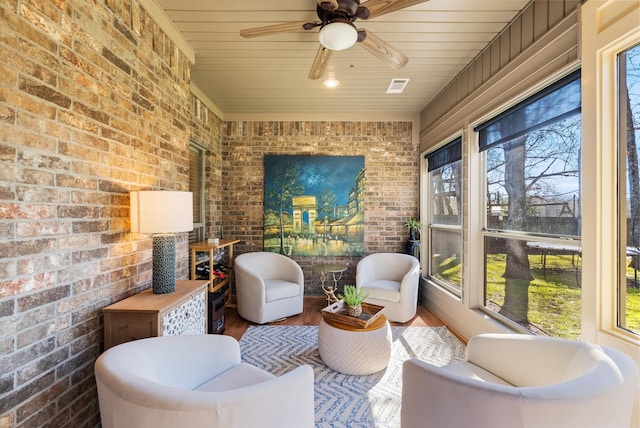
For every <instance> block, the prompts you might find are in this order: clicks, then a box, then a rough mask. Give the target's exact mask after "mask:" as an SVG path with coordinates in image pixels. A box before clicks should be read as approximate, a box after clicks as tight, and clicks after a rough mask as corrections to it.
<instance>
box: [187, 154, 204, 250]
mask: <svg viewBox="0 0 640 428" xmlns="http://www.w3.org/2000/svg"><path fill="white" fill-rule="evenodd" d="M204 159H205V150H204V149H203V148H202V147H200V146H198V145H196V144H194V143H191V145H190V147H189V191H190V192H192V193H193V231H192V232H191V233H190V234H189V242H198V241H202V240H204V236H205V233H204V232H205V230H204V227H205V209H204V208H205V204H204V201H205V198H204V196H205V195H204V181H205V180H204Z"/></svg>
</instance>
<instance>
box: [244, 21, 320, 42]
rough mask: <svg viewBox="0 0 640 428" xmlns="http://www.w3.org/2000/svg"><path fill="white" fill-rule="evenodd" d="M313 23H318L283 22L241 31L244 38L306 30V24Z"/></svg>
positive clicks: (314, 24) (311, 23)
mask: <svg viewBox="0 0 640 428" xmlns="http://www.w3.org/2000/svg"><path fill="white" fill-rule="evenodd" d="M309 25H313V27H310V28H314V27H316V26H317V25H318V24H316V23H315V22H283V23H282V24H273V25H265V26H264V27H256V28H247V29H245V30H241V31H240V35H241V36H242V37H244V38H247V39H248V38H251V37H260V36H266V35H269V34H276V33H293V32H296V31H299V30H306V29H309V28H305V26H307V27H309Z"/></svg>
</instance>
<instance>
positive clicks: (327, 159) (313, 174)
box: [264, 155, 365, 256]
mask: <svg viewBox="0 0 640 428" xmlns="http://www.w3.org/2000/svg"><path fill="white" fill-rule="evenodd" d="M364 186H365V167H364V156H312V155H266V156H265V157H264V206H265V208H264V250H265V251H271V252H275V253H280V254H285V255H288V256H362V255H363V253H364Z"/></svg>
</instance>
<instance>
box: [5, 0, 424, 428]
mask: <svg viewBox="0 0 640 428" xmlns="http://www.w3.org/2000/svg"><path fill="white" fill-rule="evenodd" d="M0 20H1V25H0V57H1V58H2V61H0V368H1V369H0V428H5V427H27V426H29V427H32V426H54V427H74V428H76V427H91V426H96V425H98V423H99V413H98V403H97V397H96V389H95V380H94V377H93V364H94V362H95V359H96V358H97V356H98V355H99V353H100V352H101V349H102V336H103V330H102V317H101V314H100V312H101V309H102V308H103V307H104V306H107V305H109V304H111V303H113V302H115V301H117V300H120V299H122V298H125V297H127V296H129V295H131V294H134V293H137V292H139V291H141V290H142V289H146V288H148V287H149V286H150V280H151V240H150V238H149V237H148V236H147V235H134V234H131V233H129V217H128V216H129V197H128V192H129V191H130V190H137V189H147V188H153V189H175V190H186V189H187V185H188V184H187V183H188V150H189V141H190V140H192V141H194V142H196V143H198V144H199V145H201V146H203V147H204V148H206V149H207V160H206V162H207V164H206V174H207V178H206V179H207V184H208V186H207V194H208V201H207V229H208V231H207V234H208V235H214V234H217V233H218V232H219V227H220V226H221V225H224V230H225V236H229V237H236V238H238V239H241V240H242V244H241V245H240V246H239V248H238V252H244V251H252V250H259V249H261V245H262V241H261V235H262V159H263V155H264V154H265V153H274V154H275V153H287V154H293V153H309V154H324V155H341V154H344V155H364V156H365V159H366V161H365V162H366V168H367V193H366V198H367V199H366V204H367V207H366V236H365V240H366V248H365V250H366V252H367V253H371V252H376V251H401V250H402V247H403V242H404V239H406V231H405V230H404V226H403V221H404V219H405V218H406V217H408V216H411V215H415V214H416V212H417V204H418V195H417V191H418V172H417V162H418V159H417V153H416V148H415V147H414V146H413V144H412V142H411V124H410V123H408V122H381V123H373V122H362V123H360V122H359V123H347V122H266V123H265V122H260V123H258V122H252V123H245V122H231V123H224V122H222V121H221V120H220V119H219V118H217V117H215V115H213V114H212V113H211V111H209V110H208V109H206V108H204V105H201V109H200V115H197V114H195V108H194V106H195V104H196V103H197V100H196V99H195V97H193V96H192V95H191V94H190V92H189V78H190V76H189V66H190V64H189V61H188V59H187V58H186V57H185V56H184V55H183V54H182V53H181V52H180V50H179V49H177V48H176V47H175V46H174V45H173V44H172V43H171V41H170V40H169V38H168V37H167V36H166V35H165V34H164V33H163V32H162V31H161V30H160V29H159V27H158V26H157V25H156V24H155V23H154V22H153V20H152V19H151V18H150V16H149V15H148V14H147V13H146V12H145V10H144V9H143V8H142V7H141V6H140V4H139V3H137V1H135V0H96V1H88V0H67V1H66V2H60V1H56V0H50V1H48V0H43V1H39V2H30V1H21V0H6V1H3V2H2V3H0ZM346 261H347V262H351V263H352V266H353V265H354V262H355V260H346ZM299 262H300V263H301V265H303V267H304V269H305V275H306V276H307V283H308V288H309V292H310V293H316V294H317V293H319V290H318V289H317V278H316V279H314V277H313V275H312V274H311V272H310V267H311V265H312V264H313V262H314V261H313V260H309V259H308V260H304V259H300V260H299ZM187 264H188V252H187V236H186V234H182V235H180V236H179V238H178V263H177V266H178V267H177V276H178V278H187V275H188V266H187ZM352 272H353V271H352V270H350V272H349V274H348V275H352ZM347 278H349V277H348V276H347ZM348 280H349V281H350V282H353V279H348Z"/></svg>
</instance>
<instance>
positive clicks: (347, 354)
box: [318, 315, 391, 375]
mask: <svg viewBox="0 0 640 428" xmlns="http://www.w3.org/2000/svg"><path fill="white" fill-rule="evenodd" d="M318 350H319V351H320V358H322V361H323V362H324V363H325V364H326V365H327V366H328V367H329V368H331V369H333V370H335V371H337V372H340V373H344V374H350V375H367V374H371V373H376V372H379V371H380V370H384V369H385V368H386V367H387V365H388V364H389V359H390V358H391V326H390V325H389V322H387V319H386V318H385V316H384V315H382V316H380V317H379V318H378V319H376V320H375V321H374V322H373V324H372V325H370V326H369V327H368V328H365V329H362V328H356V327H353V326H350V325H346V324H340V323H337V322H333V321H326V320H325V319H324V318H323V319H322V320H321V321H320V326H319V327H318Z"/></svg>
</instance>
